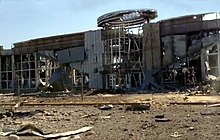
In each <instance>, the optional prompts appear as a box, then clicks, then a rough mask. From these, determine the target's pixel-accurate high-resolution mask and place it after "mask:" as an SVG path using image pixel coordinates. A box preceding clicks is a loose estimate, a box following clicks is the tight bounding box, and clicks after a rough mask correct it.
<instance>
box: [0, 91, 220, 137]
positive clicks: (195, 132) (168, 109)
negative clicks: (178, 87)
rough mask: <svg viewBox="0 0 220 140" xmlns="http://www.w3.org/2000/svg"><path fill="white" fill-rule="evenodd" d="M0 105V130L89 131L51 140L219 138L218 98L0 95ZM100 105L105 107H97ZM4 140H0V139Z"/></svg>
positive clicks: (219, 99) (217, 96)
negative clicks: (31, 128)
mask: <svg viewBox="0 0 220 140" xmlns="http://www.w3.org/2000/svg"><path fill="white" fill-rule="evenodd" d="M0 101H1V102H0V103H1V107H0V113H1V114H0V123H1V129H0V130H1V131H4V130H5V129H9V128H10V129H11V128H20V127H21V126H25V125H27V124H33V125H34V126H36V127H37V128H39V129H40V130H42V131H43V132H45V133H52V134H54V133H59V132H67V131H72V130H77V129H80V128H82V127H87V126H88V127H92V128H91V130H89V131H86V132H83V133H80V134H77V135H69V136H65V137H58V138H56V139H83V140H84V139H86V140H104V139H108V140H118V139H121V140H122V139H123V140H131V139H134V140H137V139H138V140H139V139H148V140H151V139H152V140H170V139H178V140H182V139H183V140H186V139H189V140H192V139H201V140H217V139H220V107H219V105H218V104H217V103H220V96H219V95H213V96H211V95H209V96H186V95H185V94H175V93H169V94H132V95H130V94H123V95H103V94H102V95H91V96H85V97H84V98H83V99H82V97H80V96H71V95H67V94H65V95H59V96H53V97H51V96H49V97H47V96H22V97H18V96H5V95H0ZM104 103H108V104H106V105H105V106H103V105H102V104H104ZM111 103H112V104H111ZM139 103H140V104H139ZM62 104H63V105H62ZM213 104H215V105H214V106H212V105H213ZM8 138H9V136H8V135H7V136H0V139H3V140H4V139H6V140H7V139H8ZM19 138H20V139H22V140H23V139H24V140H28V139H36V140H38V139H44V138H42V137H39V136H34V135H27V134H26V135H22V134H19Z"/></svg>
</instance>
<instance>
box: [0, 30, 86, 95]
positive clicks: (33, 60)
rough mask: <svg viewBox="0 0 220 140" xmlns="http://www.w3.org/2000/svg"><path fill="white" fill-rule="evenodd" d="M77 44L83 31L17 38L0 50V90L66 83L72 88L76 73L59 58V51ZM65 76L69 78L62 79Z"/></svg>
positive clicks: (35, 87) (26, 90) (53, 85)
mask: <svg viewBox="0 0 220 140" xmlns="http://www.w3.org/2000/svg"><path fill="white" fill-rule="evenodd" d="M80 46H84V33H76V34H67V35H59V36H52V37H45V38H39V39H33V40H29V41H24V42H18V43H15V44H14V47H13V48H12V49H11V50H1V57H0V60H1V61H0V62H1V71H0V74H1V78H0V80H1V81H0V83H1V84H0V86H1V90H2V91H4V92H6V91H9V92H10V91H14V92H18V90H19V91H22V92H30V91H37V90H48V89H49V88H52V90H53V89H55V90H62V91H63V90H66V89H67V87H68V90H69V89H70V90H71V88H72V87H73V85H74V84H75V82H74V80H75V75H77V74H76V73H75V69H72V68H71V67H70V66H69V62H67V63H60V62H59V61H58V52H60V51H61V50H65V49H74V48H76V47H80ZM72 55H74V56H75V54H72ZM71 59H72V58H71ZM59 68H62V71H59ZM57 73H58V74H57ZM63 73H66V75H65V74H63ZM54 79H56V80H55V81H54ZM67 79H68V80H69V79H70V80H69V81H68V82H65V81H67ZM73 79H74V80H73ZM57 85H62V87H58V86H57ZM57 87H58V88H57Z"/></svg>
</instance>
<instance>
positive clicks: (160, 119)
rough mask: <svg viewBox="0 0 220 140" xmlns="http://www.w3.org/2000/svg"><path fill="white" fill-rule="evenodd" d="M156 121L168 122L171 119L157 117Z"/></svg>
mask: <svg viewBox="0 0 220 140" xmlns="http://www.w3.org/2000/svg"><path fill="white" fill-rule="evenodd" d="M155 121H156V122H169V121H171V120H170V119H168V118H158V119H155Z"/></svg>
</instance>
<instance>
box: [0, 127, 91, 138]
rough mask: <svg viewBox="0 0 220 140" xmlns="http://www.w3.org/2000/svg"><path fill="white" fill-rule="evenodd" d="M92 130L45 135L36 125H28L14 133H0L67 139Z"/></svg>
mask: <svg viewBox="0 0 220 140" xmlns="http://www.w3.org/2000/svg"><path fill="white" fill-rule="evenodd" d="M90 129H92V127H83V128H80V129H78V130H74V131H68V132H63V133H56V134H47V133H44V132H43V131H42V130H40V129H39V128H37V127H35V126H34V125H32V124H28V125H25V126H23V127H21V128H19V129H17V130H14V131H8V132H0V135H1V136H8V135H12V134H16V135H27V134H32V135H35V136H39V137H43V138H50V139H51V138H58V137H67V136H71V135H76V134H79V133H83V132H86V131H89V130H90Z"/></svg>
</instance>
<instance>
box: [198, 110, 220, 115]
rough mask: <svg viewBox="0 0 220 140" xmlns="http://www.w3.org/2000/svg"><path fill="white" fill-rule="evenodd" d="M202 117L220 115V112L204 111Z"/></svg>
mask: <svg viewBox="0 0 220 140" xmlns="http://www.w3.org/2000/svg"><path fill="white" fill-rule="evenodd" d="M200 114H201V115H220V111H202V112H200Z"/></svg>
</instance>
